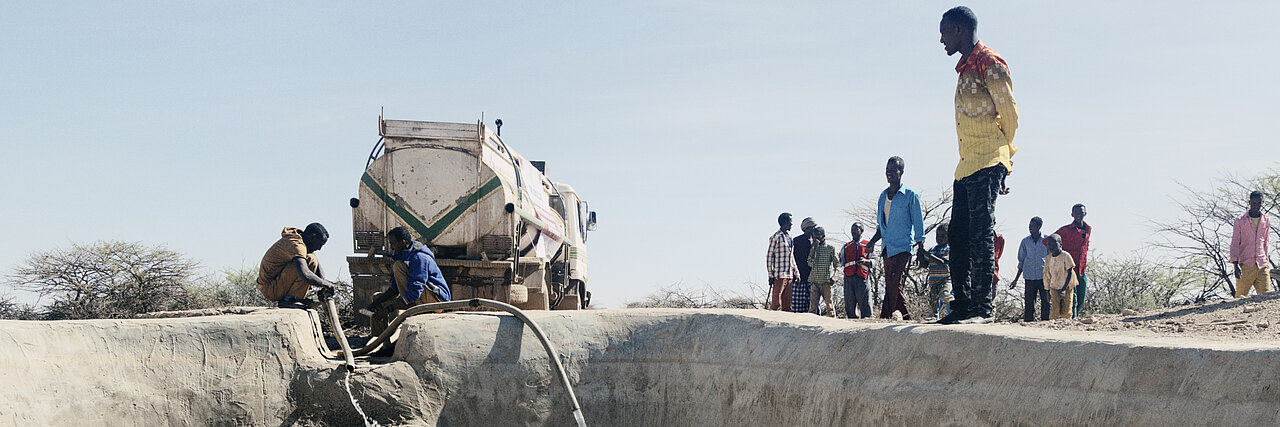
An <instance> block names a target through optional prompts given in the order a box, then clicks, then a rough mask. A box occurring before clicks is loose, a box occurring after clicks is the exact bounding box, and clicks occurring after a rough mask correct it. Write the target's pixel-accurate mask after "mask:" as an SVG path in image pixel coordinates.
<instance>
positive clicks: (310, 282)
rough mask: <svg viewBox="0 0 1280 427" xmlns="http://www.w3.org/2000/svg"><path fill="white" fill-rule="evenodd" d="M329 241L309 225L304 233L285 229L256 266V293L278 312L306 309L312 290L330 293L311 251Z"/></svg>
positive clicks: (317, 226) (326, 233)
mask: <svg viewBox="0 0 1280 427" xmlns="http://www.w3.org/2000/svg"><path fill="white" fill-rule="evenodd" d="M328 241H329V231H328V230H325V228H324V226H323V225H320V223H318V222H313V223H311V224H310V225H307V228H306V229H305V230H299V229H297V228H293V227H285V229H284V231H281V232H280V240H277V241H276V243H275V244H273V245H271V249H268V250H267V253H266V254H265V255H263V256H262V263H261V264H259V265H258V290H259V291H261V292H262V296H263V297H266V298H267V299H268V300H271V301H275V302H276V306H277V307H280V308H303V309H305V308H310V307H311V304H312V303H314V301H312V300H310V299H307V291H308V290H310V289H311V287H312V286H317V287H321V288H328V289H333V287H334V284H333V282H330V281H328V280H325V279H324V271H323V270H321V269H320V262H319V261H318V260H316V255H315V251H318V250H320V248H322V247H324V244H325V243H327V242H328Z"/></svg>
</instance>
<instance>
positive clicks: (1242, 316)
mask: <svg viewBox="0 0 1280 427" xmlns="http://www.w3.org/2000/svg"><path fill="white" fill-rule="evenodd" d="M1019 315H1021V313H1019ZM842 320H843V319H842ZM855 322H860V323H896V324H902V323H907V324H929V323H932V319H928V320H915V321H905V322H904V321H902V320H888V319H876V318H870V319H859V320H855ZM992 324H994V325H1012V326H1023V327H1028V328H1042V329H1052V330H1058V331H1069V332H1099V333H1106V334H1108V335H1120V336H1132V337H1144V338H1156V339H1166V338H1167V339H1169V344H1177V343H1178V342H1179V341H1178V339H1180V338H1197V339H1202V340H1208V341H1222V342H1255V343H1263V342H1275V343H1276V344H1280V291H1275V292H1269V293H1266V294H1262V295H1253V296H1250V297H1247V298H1240V299H1231V300H1226V301H1218V302H1212V303H1201V304H1191V305H1185V306H1180V307H1174V308H1166V309H1159V310H1148V311H1126V312H1125V313H1124V314H1099V315H1093V316H1088V317H1086V318H1082V319H1059V320H1050V321H1035V322H1023V321H1022V319H1021V318H1019V319H1016V320H1015V319H997V321H996V322H993V323H992ZM1075 338H1076V339H1087V335H1084V336H1080V335H1075Z"/></svg>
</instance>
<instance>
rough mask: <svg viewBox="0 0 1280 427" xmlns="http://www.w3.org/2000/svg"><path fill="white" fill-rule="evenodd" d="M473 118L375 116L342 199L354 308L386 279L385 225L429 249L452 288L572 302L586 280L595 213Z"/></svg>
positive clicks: (460, 294) (465, 294) (551, 303)
mask: <svg viewBox="0 0 1280 427" xmlns="http://www.w3.org/2000/svg"><path fill="white" fill-rule="evenodd" d="M495 124H496V131H495V129H491V128H490V127H488V126H486V125H485V124H484V122H482V121H481V122H476V123H439V122H421V121H406V120H386V119H384V118H382V117H379V118H378V133H379V135H381V137H382V138H381V139H379V140H378V142H377V143H376V144H375V145H374V148H373V151H372V152H371V153H370V155H369V159H368V161H367V162H366V165H365V170H364V174H363V176H361V177H360V186H359V197H357V198H353V199H351V222H352V232H353V234H354V235H353V237H354V239H353V240H354V242H355V244H354V246H355V252H356V255H353V256H349V257H347V263H348V265H349V267H350V271H351V279H352V284H353V288H354V289H353V299H354V303H355V304H357V305H356V306H357V307H360V306H363V305H365V304H368V303H369V302H370V301H372V299H373V296H374V294H375V293H377V292H380V291H382V290H384V289H386V288H387V286H388V284H389V283H390V280H391V273H390V265H391V262H392V261H391V258H390V247H389V246H388V243H387V239H386V232H387V231H389V230H390V229H392V228H395V227H397V226H404V227H407V228H409V229H410V230H412V231H413V234H414V235H416V236H418V237H417V240H418V241H420V242H422V243H423V244H424V245H426V246H427V247H429V248H430V249H431V250H432V252H434V253H435V255H436V263H437V264H439V265H440V270H441V271H442V272H443V273H444V277H445V280H447V281H448V282H449V287H450V290H451V291H452V292H453V298H454V299H466V298H488V299H494V300H498V301H502V302H506V303H509V304H512V305H514V306H516V307H519V308H521V309H532V310H547V309H561V310H565V309H567V310H576V309H580V308H585V307H586V306H587V305H588V304H590V302H591V292H590V291H588V290H587V246H586V241H587V233H588V232H590V231H592V230H595V227H596V213H595V212H592V211H591V210H590V209H588V207H587V202H586V201H584V200H582V198H580V197H579V196H578V193H577V192H575V191H574V190H573V187H570V186H569V185H568V184H564V183H560V182H553V181H551V180H550V179H548V178H547V174H546V172H545V169H546V168H545V163H543V162H531V161H528V160H526V159H525V158H524V157H522V156H520V154H519V153H517V152H516V151H515V150H513V149H511V147H510V146H508V145H507V143H506V142H504V141H503V140H502V138H501V137H500V135H501V129H502V127H501V126H502V121H501V120H498V121H497V122H496V123H495Z"/></svg>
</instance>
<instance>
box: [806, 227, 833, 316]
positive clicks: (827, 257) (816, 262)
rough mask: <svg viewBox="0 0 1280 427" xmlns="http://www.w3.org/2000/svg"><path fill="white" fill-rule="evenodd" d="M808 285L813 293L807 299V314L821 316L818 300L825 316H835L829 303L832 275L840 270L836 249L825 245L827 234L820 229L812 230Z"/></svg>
mask: <svg viewBox="0 0 1280 427" xmlns="http://www.w3.org/2000/svg"><path fill="white" fill-rule="evenodd" d="M809 267H810V268H812V269H813V270H811V271H810V272H809V283H812V284H813V292H812V293H811V294H810V297H809V312H810V313H813V314H821V312H820V311H819V310H818V298H819V297H821V298H822V302H823V303H824V304H825V305H826V309H827V315H828V316H831V317H835V316H836V307H835V305H833V304H832V302H831V286H832V285H834V284H835V279H832V278H831V275H832V273H835V272H836V269H839V268H840V264H839V259H838V258H837V257H836V248H835V247H834V246H831V245H830V244H828V243H827V232H826V230H823V229H822V227H817V228H814V229H813V251H812V252H810V253H809Z"/></svg>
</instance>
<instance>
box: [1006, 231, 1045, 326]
mask: <svg viewBox="0 0 1280 427" xmlns="http://www.w3.org/2000/svg"><path fill="white" fill-rule="evenodd" d="M1042 226H1044V220H1042V219H1040V217H1038V216H1037V217H1032V218H1031V223H1030V224H1027V231H1030V232H1031V235H1029V236H1027V237H1023V238H1022V243H1019V244H1018V272H1017V273H1016V274H1014V275H1013V282H1010V283H1009V289H1013V288H1014V287H1015V286H1018V278H1019V277H1021V278H1023V279H1024V280H1025V283H1024V285H1025V287H1026V289H1024V290H1023V293H1022V301H1023V308H1022V320H1023V321H1024V322H1031V321H1034V320H1036V308H1035V307H1036V299H1039V300H1040V320H1049V290H1048V289H1046V288H1045V287H1044V257H1046V256H1049V247H1048V246H1045V243H1044V236H1043V235H1041V234H1040V227H1042ZM1023 273H1026V275H1023Z"/></svg>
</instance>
